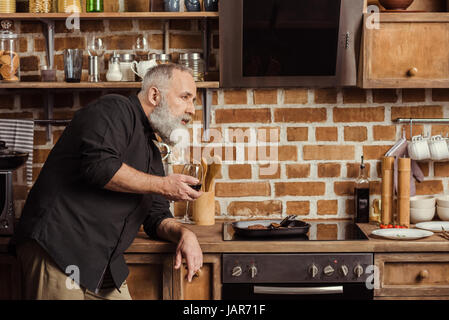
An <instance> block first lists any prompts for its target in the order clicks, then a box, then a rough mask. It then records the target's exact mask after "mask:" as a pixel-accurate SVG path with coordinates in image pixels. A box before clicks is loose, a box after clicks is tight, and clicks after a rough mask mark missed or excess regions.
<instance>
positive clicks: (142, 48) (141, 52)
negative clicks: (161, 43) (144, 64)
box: [133, 35, 150, 61]
mask: <svg viewBox="0 0 449 320" xmlns="http://www.w3.org/2000/svg"><path fill="white" fill-rule="evenodd" d="M133 50H134V53H135V54H136V57H137V59H138V60H139V61H143V60H146V59H147V58H148V52H149V51H150V46H149V43H148V40H147V38H146V37H145V36H144V35H139V36H138V37H137V38H136V42H135V43H134V45H133Z"/></svg>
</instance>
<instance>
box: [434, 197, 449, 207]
mask: <svg viewBox="0 0 449 320" xmlns="http://www.w3.org/2000/svg"><path fill="white" fill-rule="evenodd" d="M437 205H438V206H439V207H445V208H449V196H441V197H437Z"/></svg>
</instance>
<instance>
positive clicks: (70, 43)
mask: <svg viewBox="0 0 449 320" xmlns="http://www.w3.org/2000/svg"><path fill="white" fill-rule="evenodd" d="M67 48H70V49H86V41H85V38H84V37H65V38H55V51H62V50H64V49H67ZM116 49H118V48H116Z"/></svg>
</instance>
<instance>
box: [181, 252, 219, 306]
mask: <svg viewBox="0 0 449 320" xmlns="http://www.w3.org/2000/svg"><path fill="white" fill-rule="evenodd" d="M186 275H187V270H186V266H185V264H183V266H182V267H181V268H180V269H178V270H174V277H173V296H174V299H175V300H220V299H221V255H219V254H204V256H203V267H202V268H201V272H200V273H199V275H198V276H197V277H194V279H193V280H192V282H188V281H187V280H186Z"/></svg>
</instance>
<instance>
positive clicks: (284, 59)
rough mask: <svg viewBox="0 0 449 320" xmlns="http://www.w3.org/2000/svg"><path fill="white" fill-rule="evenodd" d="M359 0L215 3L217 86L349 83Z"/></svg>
mask: <svg viewBox="0 0 449 320" xmlns="http://www.w3.org/2000/svg"><path fill="white" fill-rule="evenodd" d="M363 4H364V1H363V0H226V1H221V2H220V22H219V23H220V86H222V87H285V86H320V87H331V86H332V87H335V86H354V85H356V80H357V65H358V56H359V47H360V39H361V26H362V16H363Z"/></svg>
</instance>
